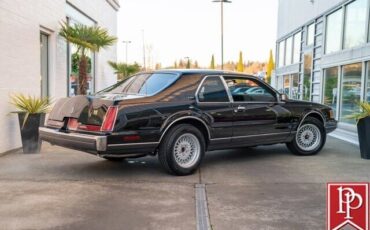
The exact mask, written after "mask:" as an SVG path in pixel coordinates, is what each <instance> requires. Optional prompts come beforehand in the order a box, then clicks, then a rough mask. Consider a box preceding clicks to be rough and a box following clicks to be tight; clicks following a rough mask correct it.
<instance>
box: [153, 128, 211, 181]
mask: <svg viewBox="0 0 370 230" xmlns="http://www.w3.org/2000/svg"><path fill="white" fill-rule="evenodd" d="M204 152H205V139H204V136H203V134H202V132H201V131H199V129H197V128H195V127H194V126H192V125H189V124H179V125H176V126H174V127H172V128H171V129H170V130H169V131H168V133H167V134H166V135H165V137H164V138H163V140H162V141H161V143H160V145H159V149H158V159H159V162H160V163H161V165H162V167H163V168H164V169H165V170H166V171H167V172H168V173H170V174H173V175H178V176H185V175H190V174H192V173H194V171H195V170H197V168H198V167H199V165H200V163H201V162H202V159H203V157H204Z"/></svg>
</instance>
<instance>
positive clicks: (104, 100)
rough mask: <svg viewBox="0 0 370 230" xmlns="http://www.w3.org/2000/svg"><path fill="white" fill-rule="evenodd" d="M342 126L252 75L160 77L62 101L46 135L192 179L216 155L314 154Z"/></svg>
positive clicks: (172, 73)
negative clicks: (282, 150)
mask: <svg viewBox="0 0 370 230" xmlns="http://www.w3.org/2000/svg"><path fill="white" fill-rule="evenodd" d="M336 126H337V121H336V120H335V119H334V114H333V111H332V109H331V108H330V107H328V106H325V105H321V104H317V103H311V102H305V101H296V100H290V99H288V97H287V96H286V95H285V94H280V93H279V92H277V91H276V90H275V89H273V88H272V87H270V86H269V85H268V84H266V83H264V82H263V81H261V80H259V79H257V78H256V77H253V76H248V75H244V74H238V73H232V72H224V71H214V70H161V71H154V72H145V73H139V74H136V75H134V76H132V77H130V78H127V79H125V80H123V81H121V82H118V83H117V84H115V85H113V86H111V87H109V88H107V89H104V90H102V91H100V92H98V93H96V94H95V95H91V96H75V97H71V98H63V99H60V100H59V101H57V103H56V104H55V106H54V108H53V110H52V111H51V113H50V114H49V117H48V120H47V122H46V125H45V127H41V128H40V136H41V139H42V140H43V141H47V142H50V143H51V144H55V145H60V146H63V147H66V148H71V149H77V150H82V151H85V152H88V153H92V154H95V155H97V156H99V157H102V158H105V159H107V160H112V161H115V160H120V159H123V158H131V157H141V156H145V155H158V158H159V161H160V163H161V165H162V166H163V168H164V169H166V170H167V171H168V172H169V173H171V174H175V175H188V174H191V173H193V172H194V171H195V170H196V169H197V168H198V167H199V165H200V163H201V161H202V159H203V157H204V154H205V152H206V151H211V150H219V149H229V148H238V147H247V146H257V145H270V144H277V143H286V145H287V147H288V149H289V150H290V151H291V152H292V153H294V154H297V155H313V154H316V153H318V152H319V151H320V150H321V149H322V147H323V146H324V144H325V141H326V134H327V133H329V132H331V131H333V130H334V129H335V128H336Z"/></svg>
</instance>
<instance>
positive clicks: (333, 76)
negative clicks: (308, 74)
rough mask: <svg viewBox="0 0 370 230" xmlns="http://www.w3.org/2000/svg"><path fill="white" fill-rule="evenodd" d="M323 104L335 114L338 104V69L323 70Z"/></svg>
mask: <svg viewBox="0 0 370 230" xmlns="http://www.w3.org/2000/svg"><path fill="white" fill-rule="evenodd" d="M324 78H325V79H324V104H325V105H328V106H330V107H331V108H332V109H333V111H334V114H335V116H336V114H337V103H338V67H332V68H328V69H325V70H324Z"/></svg>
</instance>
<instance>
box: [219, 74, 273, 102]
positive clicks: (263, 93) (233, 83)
mask: <svg viewBox="0 0 370 230" xmlns="http://www.w3.org/2000/svg"><path fill="white" fill-rule="evenodd" d="M225 81H226V83H227V86H228V87H229V90H230V92H231V95H232V96H233V99H234V101H244V102H252V101H253V102H275V101H276V94H275V92H274V91H273V90H271V89H270V88H269V87H268V86H266V85H265V84H264V83H262V82H259V81H257V80H254V79H247V78H238V77H225Z"/></svg>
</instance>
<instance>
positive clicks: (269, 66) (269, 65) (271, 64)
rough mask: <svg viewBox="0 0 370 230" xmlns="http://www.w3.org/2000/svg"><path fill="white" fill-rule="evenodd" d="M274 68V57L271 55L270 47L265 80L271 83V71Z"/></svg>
mask: <svg viewBox="0 0 370 230" xmlns="http://www.w3.org/2000/svg"><path fill="white" fill-rule="evenodd" d="M274 69H275V63H274V57H273V56H272V50H271V49H270V57H269V61H268V63H267V68H266V82H267V83H269V84H270V83H271V75H272V71H273V70H274Z"/></svg>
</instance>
